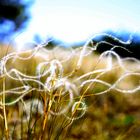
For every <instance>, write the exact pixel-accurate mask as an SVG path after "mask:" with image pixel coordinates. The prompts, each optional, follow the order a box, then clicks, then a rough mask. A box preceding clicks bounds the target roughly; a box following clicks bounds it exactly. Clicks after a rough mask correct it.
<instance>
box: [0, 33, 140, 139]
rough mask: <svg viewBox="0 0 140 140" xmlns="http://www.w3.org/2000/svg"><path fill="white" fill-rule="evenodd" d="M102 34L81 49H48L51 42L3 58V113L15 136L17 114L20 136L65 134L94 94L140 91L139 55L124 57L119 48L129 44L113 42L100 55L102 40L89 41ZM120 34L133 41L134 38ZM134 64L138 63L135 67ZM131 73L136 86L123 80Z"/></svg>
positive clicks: (0, 69)
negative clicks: (116, 50) (122, 44)
mask: <svg viewBox="0 0 140 140" xmlns="http://www.w3.org/2000/svg"><path fill="white" fill-rule="evenodd" d="M103 35H104V34H103ZM105 35H107V36H110V35H108V34H105ZM96 36H98V35H95V36H93V37H91V38H90V39H89V40H88V41H87V42H86V43H85V45H84V46H83V47H79V48H75V49H74V48H68V49H66V48H61V47H59V46H57V47H54V48H53V49H52V50H47V48H46V47H45V46H46V44H47V43H46V44H39V45H38V46H37V47H35V48H33V49H31V50H27V51H17V52H16V51H15V52H11V53H9V54H7V55H5V56H4V57H2V58H1V60H0V78H1V81H2V80H3V79H6V83H5V88H4V90H3V89H1V91H0V96H1V97H2V96H4V101H2V100H1V101H0V105H1V107H5V115H4V116H3V115H2V114H1V115H0V116H1V118H2V121H3V120H6V124H7V126H9V129H8V128H7V127H6V126H5V128H6V131H9V132H10V133H7V135H9V136H7V137H13V135H12V134H11V132H12V130H13V127H12V126H10V123H12V121H11V120H13V122H14V123H15V124H16V125H15V127H14V131H16V130H17V129H18V128H19V127H20V128H21V129H20V131H19V132H13V133H14V134H15V136H16V138H18V139H28V138H29V137H30V138H31V139H59V138H60V139H62V138H64V136H65V137H66V136H67V134H65V133H66V132H68V130H69V129H70V127H71V126H72V125H73V124H74V122H76V121H78V120H79V119H83V118H84V115H85V114H86V111H88V100H90V99H91V98H92V97H93V96H94V95H100V96H102V94H104V93H110V92H114V93H116V92H117V93H124V94H132V93H138V92H139V91H140V85H139V82H140V62H139V60H137V59H135V58H121V57H120V56H119V55H118V54H117V53H116V52H115V51H114V49H115V48H116V47H120V48H121V49H124V48H122V47H121V46H114V45H113V44H111V45H112V49H111V50H107V51H105V52H103V53H102V54H100V55H97V54H96V49H97V48H98V45H99V44H101V43H102V42H99V43H97V44H96V45H93V46H92V47H90V46H89V44H90V43H92V40H93V39H94V38H95V37H96ZM111 38H114V37H113V36H111ZM114 39H115V40H117V41H118V42H121V43H124V44H125V43H126V44H127V43H130V40H129V41H127V42H122V41H121V40H119V39H117V38H114ZM124 50H126V49H124ZM126 51H127V50H126ZM132 65H133V67H134V68H132V67H131V68H130V67H129V66H132ZM114 73H115V74H114ZM127 78H128V79H129V78H130V79H131V80H132V82H131V83H130V85H129V86H130V87H131V88H129V87H127V88H125V87H122V86H120V85H127V80H126V79H127ZM133 79H134V80H133ZM134 81H135V82H134ZM89 97H90V98H89ZM13 107H15V108H13ZM10 109H11V110H12V111H11V110H10ZM7 110H8V111H7ZM7 112H8V113H7ZM6 113H7V118H4V117H5V116H6ZM14 114H15V115H14ZM12 117H16V119H15V120H16V121H15V120H14V119H13V118H12ZM16 122H17V123H16ZM6 124H5V125H6ZM10 129H11V130H10Z"/></svg>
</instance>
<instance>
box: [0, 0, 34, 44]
mask: <svg viewBox="0 0 140 140" xmlns="http://www.w3.org/2000/svg"><path fill="white" fill-rule="evenodd" d="M32 3H33V0H29V1H24V0H1V1H0V41H1V42H3V41H4V39H5V38H8V37H9V36H10V35H12V34H13V33H15V32H17V31H19V30H21V29H24V28H25V27H26V25H27V23H28V20H29V18H30V13H29V9H28V7H29V6H30V5H31V4H32Z"/></svg>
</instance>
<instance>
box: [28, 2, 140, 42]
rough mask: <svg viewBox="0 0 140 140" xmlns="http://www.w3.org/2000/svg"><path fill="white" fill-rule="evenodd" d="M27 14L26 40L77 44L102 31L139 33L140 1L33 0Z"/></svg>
mask: <svg viewBox="0 0 140 140" xmlns="http://www.w3.org/2000/svg"><path fill="white" fill-rule="evenodd" d="M31 13H32V19H31V21H30V24H29V26H28V29H27V32H25V34H28V36H30V37H31V36H33V34H34V33H36V34H39V35H41V37H42V38H46V36H54V37H55V38H57V39H60V40H63V41H66V42H75V41H76V42H77V41H81V40H84V39H87V38H88V37H90V36H91V35H93V34H95V33H97V32H100V31H103V30H106V29H113V30H115V31H117V30H119V29H128V30H130V31H140V0H36V2H35V3H34V5H33V6H32V8H31ZM25 36H26V37H27V35H25ZM28 38H29V37H28Z"/></svg>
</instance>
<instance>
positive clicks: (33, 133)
mask: <svg viewBox="0 0 140 140" xmlns="http://www.w3.org/2000/svg"><path fill="white" fill-rule="evenodd" d="M9 49H10V48H8V50H9ZM53 49H54V50H49V53H48V51H47V50H46V52H45V50H42V49H41V50H39V51H38V53H36V55H34V56H33V57H32V58H31V59H28V60H19V59H18V58H16V56H15V57H13V59H11V60H9V62H7V65H6V67H7V69H8V70H10V69H11V68H15V69H17V70H19V71H21V72H22V73H25V74H27V75H29V76H34V75H36V67H37V66H38V64H39V63H41V62H43V61H44V58H45V60H46V61H47V62H51V61H52V60H60V61H61V62H62V66H63V70H64V71H63V77H66V76H67V75H69V74H70V73H71V72H72V71H73V70H74V69H75V68H76V64H77V61H78V60H79V56H80V54H81V50H82V49H83V48H81V50H80V48H79V49H77V50H74V51H75V52H76V55H73V57H71V58H70V59H68V58H69V57H70V55H71V53H72V52H73V50H72V51H71V48H69V49H64V48H53ZM1 50H2V52H7V50H6V47H1ZM89 52H90V50H89V51H87V52H86V53H87V54H88V53H89ZM32 53H33V52H32V51H31V52H26V53H24V52H23V53H21V54H20V57H23V58H27V57H29V56H30V55H31V54H32ZM3 54H4V53H2V54H1V55H3ZM46 54H47V55H46ZM4 55H6V54H4ZM0 57H1V58H2V57H3V56H0ZM99 57H100V55H99V54H96V53H91V54H89V55H87V56H84V59H83V61H82V64H81V67H80V69H77V70H76V71H75V70H74V71H73V73H72V75H71V76H70V77H69V79H68V80H69V82H75V79H77V78H78V77H80V76H82V75H84V74H86V73H88V72H91V71H95V70H98V69H103V68H105V67H107V65H108V59H107V57H104V58H103V59H101V60H100V59H99ZM66 60H67V61H66ZM99 60H100V61H99ZM65 61H66V62H65ZM122 62H123V66H124V67H125V68H126V69H127V70H128V71H134V72H136V73H139V72H140V63H139V62H138V61H135V60H131V61H129V60H127V59H126V60H125V59H124V60H123V61H122ZM113 66H115V67H116V68H115V67H114V68H113V69H111V70H109V71H107V72H106V73H105V74H103V75H102V76H100V77H99V80H103V81H106V82H108V83H110V84H113V83H115V82H116V81H117V79H118V78H119V77H120V76H121V75H123V74H124V73H123V71H124V70H123V69H122V68H121V67H120V66H119V64H118V62H117V60H115V58H113ZM117 66H118V67H117ZM45 69H47V67H46V68H45V67H44V70H43V69H42V70H43V71H45ZM43 71H42V72H43ZM59 72H60V71H59V70H58V71H57V73H59ZM13 76H15V75H13ZM97 76H98V73H95V74H92V75H90V76H87V77H85V78H83V79H81V80H79V84H80V82H84V81H86V80H88V79H91V78H92V79H95V78H97ZM45 78H46V77H43V79H40V80H42V81H45ZM139 81H140V76H137V75H132V76H128V77H126V78H124V80H122V81H121V82H120V84H119V85H117V86H118V88H120V89H125V90H127V89H133V88H135V87H137V86H139ZM0 82H1V83H0V85H1V91H2V90H3V77H1V81H0ZM23 82H25V83H24V84H25V85H28V84H30V86H31V87H37V86H38V85H37V84H36V83H34V82H27V81H26V80H25V81H24V80H23ZM26 82H27V83H26ZM21 84H22V83H19V81H15V80H11V79H10V78H9V77H7V76H6V78H5V90H8V89H12V88H14V87H18V86H21ZM78 86H79V85H78V83H77V87H78ZM106 89H107V87H106V86H105V85H102V84H101V83H94V84H93V85H91V87H90V88H89V90H87V91H86V94H85V95H84V96H83V98H82V100H83V101H84V103H85V104H86V112H85V114H84V115H83V116H82V117H81V118H79V119H76V120H70V119H69V118H68V117H66V116H67V115H68V116H69V115H70V114H69V113H70V112H68V114H65V113H64V114H65V115H66V116H65V115H64V114H63V113H62V114H60V115H57V114H56V115H53V114H51V113H48V112H47V110H48V106H49V102H48V101H49V99H50V97H49V96H48V94H46V93H45V91H37V90H33V91H31V92H29V93H28V94H27V95H26V96H24V97H23V100H19V102H17V103H15V104H13V105H10V106H9V105H6V106H5V108H6V115H7V125H8V130H7V132H5V123H4V116H3V106H1V118H0V124H1V125H0V137H1V138H2V137H3V138H4V137H7V138H10V139H52V140H53V139H60V140H61V139H66V140H85V139H88V140H96V139H99V140H112V139H114V140H134V139H135V140H139V138H140V133H139V129H140V127H139V124H140V119H139V117H140V114H139V111H140V110H139V108H140V94H139V90H138V91H136V92H135V93H133V94H131V93H125V94H124V93H121V92H118V91H116V90H113V89H112V90H110V91H108V92H107V93H105V94H101V95H98V92H101V91H104V90H106ZM85 90H86V87H85V89H83V91H81V93H79V95H78V96H76V97H74V102H76V101H78V100H79V98H80V97H81V96H82V93H83V92H84V91H85ZM60 93H61V89H59V90H58V91H54V93H53V94H54V95H55V98H56V99H54V101H55V102H53V103H54V104H56V105H54V106H52V107H51V108H52V109H54V110H57V109H58V110H59V109H60V110H61V109H62V108H61V107H62V106H64V107H66V105H67V101H68V97H65V98H64V99H59V100H60V101H61V100H62V102H61V104H62V106H61V104H58V102H57V98H58V97H59V96H58V97H57V94H60ZM62 93H63V92H62ZM96 93H97V94H96ZM16 96H18V95H14V94H13V93H10V94H7V95H5V101H6V102H7V103H8V102H11V101H13V100H15V99H16V98H17V97H16ZM1 98H2V95H1ZM37 99H39V100H40V101H41V102H42V103H43V104H44V105H45V106H44V107H42V104H40V102H38V100H37ZM35 101H37V105H38V106H37V105H36V106H35V105H34V103H35ZM63 102H66V103H63ZM81 105H82V104H81ZM25 106H26V107H25ZM59 106H61V107H60V108H59ZM57 107H58V108H57ZM80 109H82V107H81V108H79V110H80ZM79 113H80V112H79ZM79 113H78V114H76V115H78V116H79V115H80V114H79ZM28 117H29V118H28ZM45 120H46V122H45ZM44 124H45V126H44Z"/></svg>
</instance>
